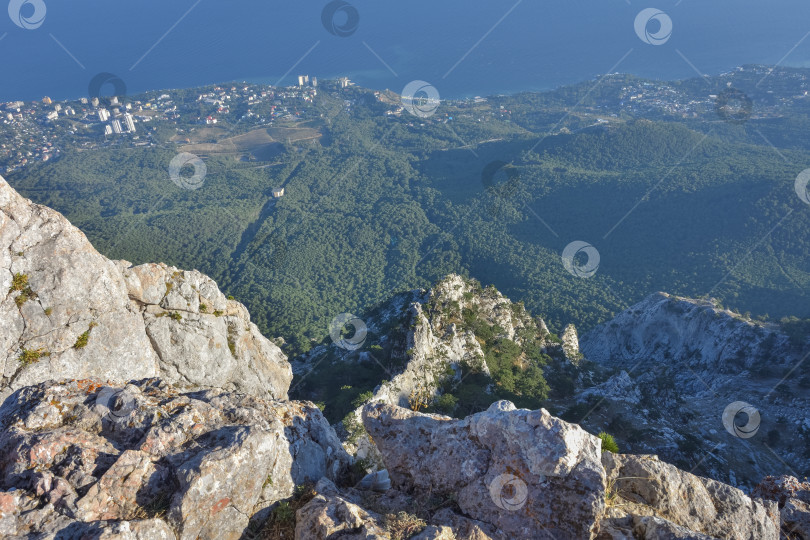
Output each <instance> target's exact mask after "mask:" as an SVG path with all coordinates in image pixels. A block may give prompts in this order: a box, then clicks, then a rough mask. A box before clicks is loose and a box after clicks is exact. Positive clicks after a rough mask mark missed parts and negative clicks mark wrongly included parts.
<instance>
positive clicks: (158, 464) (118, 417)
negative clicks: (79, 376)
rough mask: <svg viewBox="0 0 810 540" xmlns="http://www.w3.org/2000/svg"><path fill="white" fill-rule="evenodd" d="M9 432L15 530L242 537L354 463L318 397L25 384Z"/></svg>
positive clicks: (3, 446)
mask: <svg viewBox="0 0 810 540" xmlns="http://www.w3.org/2000/svg"><path fill="white" fill-rule="evenodd" d="M0 430H2V431H0V533H2V534H3V535H4V536H13V535H20V536H24V535H36V534H40V533H42V534H45V535H46V536H47V535H48V534H57V533H58V534H62V535H67V536H65V537H73V536H69V535H70V534H73V533H74V531H78V532H77V533H76V534H77V535H78V536H75V537H76V538H80V537H82V538H83V537H85V536H82V534H88V535H89V536H87V537H92V538H97V537H104V538H108V537H109V538H161V537H165V538H175V537H177V538H181V539H182V538H224V539H227V538H232V539H238V538H240V537H241V536H242V535H243V534H244V531H245V529H246V527H247V526H248V522H249V520H250V519H251V518H255V519H260V518H261V517H262V516H266V514H267V512H268V510H269V509H270V508H271V506H272V505H273V504H274V503H276V502H277V501H280V500H282V499H286V498H289V497H291V496H292V495H293V494H294V492H295V486H297V485H300V484H304V483H307V482H312V483H314V482H316V481H318V480H319V479H321V478H324V477H325V478H328V479H330V480H333V481H334V480H338V479H339V478H342V477H343V475H344V474H345V472H346V469H347V466H348V464H349V462H350V457H349V456H348V455H347V454H346V453H345V451H344V450H343V448H342V446H341V444H340V441H339V439H338V438H337V436H336V435H335V433H334V431H333V430H332V429H331V427H330V426H329V424H328V423H327V421H326V419H325V418H324V417H323V415H322V414H321V412H320V411H319V410H318V409H317V408H316V407H314V406H312V405H311V404H308V403H299V402H290V401H275V400H265V399H260V398H256V397H252V396H248V395H242V394H233V393H226V392H223V391H220V390H207V391H197V392H194V393H182V392H180V391H178V390H177V389H176V388H174V387H172V386H170V385H167V384H166V383H165V382H162V381H160V380H158V379H151V380H144V381H140V382H136V383H132V384H129V385H127V386H110V385H106V384H104V383H102V382H98V381H93V380H84V381H72V382H63V383H54V382H47V383H41V384H39V385H35V386H30V387H26V388H23V389H21V390H19V391H17V392H15V393H14V394H12V395H11V396H10V397H9V398H8V399H7V400H6V401H5V403H4V404H3V406H2V407H0ZM85 531H89V532H85ZM99 531H100V532H99ZM116 531H119V532H116ZM139 531H140V532H139ZM166 531H168V532H166ZM80 533H81V534H80ZM102 533H103V534H104V535H107V536H103V535H102V536H97V534H99V535H101V534H102ZM119 533H120V534H121V535H123V536H115V535H116V534H119ZM124 533H126V534H124ZM164 533H165V534H164ZM58 534H57V536H58ZM127 535H129V536H127Z"/></svg>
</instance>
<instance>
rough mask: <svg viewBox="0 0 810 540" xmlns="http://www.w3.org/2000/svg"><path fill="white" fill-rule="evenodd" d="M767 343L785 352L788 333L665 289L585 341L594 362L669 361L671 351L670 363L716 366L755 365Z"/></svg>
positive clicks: (635, 306) (772, 348) (775, 349)
mask: <svg viewBox="0 0 810 540" xmlns="http://www.w3.org/2000/svg"><path fill="white" fill-rule="evenodd" d="M770 336H773V337H770ZM766 340H767V341H766ZM766 346H767V347H768V348H769V350H768V354H770V352H771V350H772V351H775V352H776V351H785V350H786V349H787V348H788V339H787V336H785V335H784V334H780V333H778V332H775V328H774V325H766V324H762V323H753V322H746V321H743V320H741V319H740V318H739V317H735V316H734V314H732V313H731V312H728V311H723V310H720V309H717V308H716V307H715V306H714V305H713V304H712V303H711V302H709V301H705V300H693V299H687V298H679V297H676V296H671V295H668V294H665V293H658V294H654V295H651V296H649V297H647V298H645V299H644V300H643V301H641V302H639V303H638V304H636V305H634V306H633V307H631V308H629V309H627V310H626V311H623V312H622V313H620V314H619V315H617V316H616V317H615V318H614V319H613V320H612V321H611V322H609V323H606V324H602V325H600V326H598V327H597V328H595V329H594V330H592V331H591V332H588V334H586V335H585V336H583V338H582V340H581V347H582V352H583V353H584V354H585V356H586V357H587V358H588V359H589V360H592V361H594V362H599V363H610V364H621V363H624V362H627V361H630V362H634V361H638V360H640V359H642V358H647V359H650V360H659V361H663V360H664V355H665V354H667V353H668V354H669V355H670V358H669V360H670V361H672V360H674V361H682V360H688V361H689V362H690V365H692V366H696V367H700V368H712V369H716V368H723V367H726V366H728V365H729V364H731V365H736V364H737V360H738V358H742V359H744V360H745V361H746V364H747V365H746V366H745V367H750V365H751V363H753V361H754V360H755V359H756V358H757V357H758V356H761V355H763V354H765V351H764V350H763V349H764V348H765V347H766ZM695 352H699V354H697V355H696V354H694V353H695Z"/></svg>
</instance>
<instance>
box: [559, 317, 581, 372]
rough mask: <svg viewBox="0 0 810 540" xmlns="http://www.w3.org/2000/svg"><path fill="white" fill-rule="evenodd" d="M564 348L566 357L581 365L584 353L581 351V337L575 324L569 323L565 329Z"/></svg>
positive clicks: (562, 338) (563, 334)
mask: <svg viewBox="0 0 810 540" xmlns="http://www.w3.org/2000/svg"><path fill="white" fill-rule="evenodd" d="M560 339H561V340H562V348H563V351H564V352H565V357H566V358H567V359H568V361H569V362H571V363H572V364H574V365H579V361H580V359H581V358H582V354H581V353H580V352H579V337H578V335H577V328H576V327H575V326H574V325H573V324H569V325H568V326H566V327H565V330H563V333H562V336H560Z"/></svg>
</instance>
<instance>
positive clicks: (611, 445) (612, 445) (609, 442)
mask: <svg viewBox="0 0 810 540" xmlns="http://www.w3.org/2000/svg"><path fill="white" fill-rule="evenodd" d="M597 437H599V438H600V439H602V452H612V453H614V454H618V453H619V445H618V444H616V441H615V440H614V439H613V435H610V434H608V433H605V432H604V431H603V432H601V433H600V434H599V435H597Z"/></svg>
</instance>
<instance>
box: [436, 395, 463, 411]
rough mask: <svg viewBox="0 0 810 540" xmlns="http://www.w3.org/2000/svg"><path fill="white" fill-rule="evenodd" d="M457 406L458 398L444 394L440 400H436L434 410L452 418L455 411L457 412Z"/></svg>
mask: <svg viewBox="0 0 810 540" xmlns="http://www.w3.org/2000/svg"><path fill="white" fill-rule="evenodd" d="M456 405H458V398H457V397H456V396H454V395H453V394H442V395H441V396H439V399H437V400H436V403H435V404H434V408H435V409H436V410H437V411H438V412H440V413H442V414H446V415H447V416H450V415H452V414H453V411H455V410H456Z"/></svg>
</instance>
